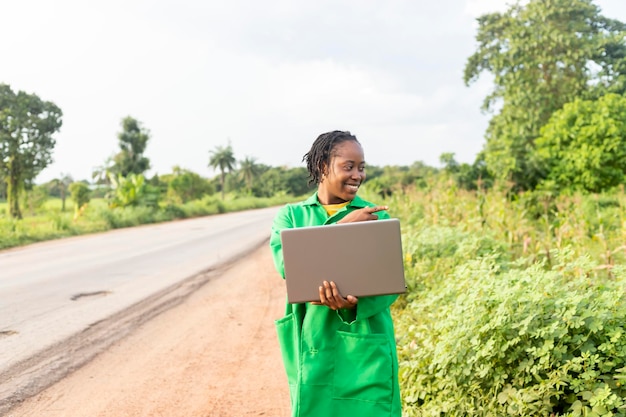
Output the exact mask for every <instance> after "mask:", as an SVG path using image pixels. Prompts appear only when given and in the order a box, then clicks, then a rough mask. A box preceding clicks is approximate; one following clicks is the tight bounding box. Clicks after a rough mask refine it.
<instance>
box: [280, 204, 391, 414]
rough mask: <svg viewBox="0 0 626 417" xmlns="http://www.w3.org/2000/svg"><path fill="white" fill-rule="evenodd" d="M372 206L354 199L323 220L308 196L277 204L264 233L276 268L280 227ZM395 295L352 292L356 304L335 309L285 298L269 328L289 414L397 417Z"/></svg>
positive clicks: (381, 215) (327, 220)
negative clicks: (285, 381) (274, 340)
mask: <svg viewBox="0 0 626 417" xmlns="http://www.w3.org/2000/svg"><path fill="white" fill-rule="evenodd" d="M373 206H374V204H372V203H369V202H367V201H365V200H363V199H361V198H359V197H358V196H357V197H355V198H354V200H352V201H351V202H350V203H349V204H348V205H347V206H346V207H344V208H342V209H340V210H339V211H338V212H337V213H335V214H334V215H333V216H330V217H329V216H328V214H327V213H326V210H325V209H324V207H322V205H321V204H320V202H319V200H318V198H317V193H316V194H314V195H312V196H311V197H309V198H308V199H307V200H305V201H303V202H300V203H296V204H287V205H286V206H285V207H283V208H281V209H280V211H279V212H278V214H277V215H276V217H275V219H274V224H273V226H272V234H271V238H270V247H271V249H272V253H273V256H274V264H275V266H276V269H277V271H278V272H279V273H280V275H281V276H282V277H283V278H284V277H285V271H284V264H283V254H282V245H281V240H280V231H281V230H282V229H286V228H293V227H303V226H315V225H325V224H332V223H336V222H337V221H339V220H341V219H342V218H343V217H345V216H346V215H347V214H348V213H350V212H351V211H354V210H358V209H360V208H363V207H373ZM376 214H377V215H378V217H379V218H380V219H386V218H389V214H388V213H387V212H384V211H380V212H377V213H376ZM346 244H359V242H347V243H346ZM319 261H320V262H323V261H324V260H323V259H320V260H319ZM323 280H326V281H332V280H333V277H332V276H328V277H320V285H321V283H322V281H323ZM342 295H343V296H346V295H348V294H342ZM396 298H397V295H385V296H376V297H360V298H359V302H358V304H357V306H356V309H354V310H338V311H333V310H331V309H330V308H328V307H326V306H322V305H312V304H309V303H304V304H289V303H287V307H286V312H285V316H284V317H283V318H281V319H279V320H277V321H276V329H277V332H278V340H279V343H280V347H281V352H282V356H283V362H284V365H285V370H286V372H287V379H288V381H289V388H290V397H291V407H292V416H294V417H296V416H299V417H333V416H359V417H370V416H371V417H374V416H375V417H382V416H391V417H399V416H400V415H401V405H400V392H399V386H398V358H397V354H396V345H395V338H394V330H393V322H392V319H391V313H390V311H389V306H390V305H391V303H393V302H394V301H395V300H396Z"/></svg>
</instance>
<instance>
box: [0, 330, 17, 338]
mask: <svg viewBox="0 0 626 417" xmlns="http://www.w3.org/2000/svg"><path fill="white" fill-rule="evenodd" d="M14 334H17V332H16V331H15V330H0V338H2V337H9V336H13V335H14Z"/></svg>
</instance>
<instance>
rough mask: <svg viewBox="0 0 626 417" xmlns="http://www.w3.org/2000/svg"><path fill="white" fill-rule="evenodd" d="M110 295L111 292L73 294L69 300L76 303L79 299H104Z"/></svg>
mask: <svg viewBox="0 0 626 417" xmlns="http://www.w3.org/2000/svg"><path fill="white" fill-rule="evenodd" d="M109 294H111V291H93V292H81V293H78V294H74V295H73V296H72V297H71V298H70V300H72V301H76V300H79V299H81V298H93V297H104V296H106V295H109Z"/></svg>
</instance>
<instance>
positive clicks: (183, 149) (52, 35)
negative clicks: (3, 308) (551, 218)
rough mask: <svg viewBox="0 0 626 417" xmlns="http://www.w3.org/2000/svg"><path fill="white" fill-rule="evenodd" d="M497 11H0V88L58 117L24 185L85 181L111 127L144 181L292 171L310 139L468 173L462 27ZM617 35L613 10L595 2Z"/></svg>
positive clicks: (370, 4) (121, 3)
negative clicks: (343, 142) (56, 111)
mask: <svg viewBox="0 0 626 417" xmlns="http://www.w3.org/2000/svg"><path fill="white" fill-rule="evenodd" d="M508 3H509V2H507V1H505V0H438V1H426V0H388V1H384V0H378V1H374V0H316V1H300V0H274V1H258V0H229V1H215V0H176V1H173V0H170V1H165V0H150V1H147V0H108V1H106V2H86V1H81V0H55V1H49V0H20V1H19V2H18V1H14V2H8V1H6V2H4V4H3V5H2V14H3V19H2V20H3V21H2V25H0V39H2V42H0V83H6V84H9V85H10V86H11V88H12V89H13V90H14V91H18V90H21V91H25V92H27V93H34V94H37V95H38V96H39V97H40V98H42V99H43V100H46V101H52V102H54V103H55V104H56V105H57V106H59V107H60V108H61V110H62V111H63V126H62V128H61V130H60V131H59V132H58V133H57V134H56V135H55V138H56V141H57V143H56V147H55V149H54V152H53V159H54V162H53V163H52V164H51V165H50V166H48V167H47V168H46V169H45V170H44V171H42V172H41V174H40V175H39V176H38V177H37V180H36V182H38V183H42V182H45V181H49V180H50V179H53V178H55V177H59V176H60V175H62V174H69V175H71V176H72V177H73V178H74V179H75V180H81V179H88V180H89V179H91V174H92V172H93V170H94V169H95V168H97V167H99V166H102V165H103V164H104V163H105V161H106V160H107V158H108V157H110V156H112V155H113V154H115V153H116V152H118V150H119V146H118V139H117V134H118V133H119V132H120V130H121V126H120V122H121V120H122V119H123V118H124V117H126V116H131V117H134V118H135V119H137V120H139V121H140V122H141V124H142V126H143V127H144V128H145V129H147V130H148V131H149V132H150V141H149V143H148V147H147V150H146V153H145V156H147V157H148V158H149V159H150V161H151V166H152V168H151V169H150V171H149V172H148V175H154V174H166V173H169V172H171V171H172V167H174V166H180V167H182V168H185V169H190V170H192V171H195V172H197V173H199V174H200V175H202V176H206V177H212V176H214V175H216V173H215V172H214V171H213V170H212V169H211V168H210V167H208V161H209V157H210V151H212V150H214V149H216V147H218V146H226V145H228V144H230V145H231V146H232V149H233V152H234V155H235V157H236V159H237V160H242V159H244V158H246V157H251V158H254V159H255V160H256V161H257V162H258V163H262V164H266V165H271V166H287V167H299V166H304V165H303V164H302V162H301V161H302V156H303V155H304V154H305V153H306V152H307V151H308V150H309V148H310V146H311V144H312V142H313V141H314V140H315V138H316V137H317V136H318V135H319V134H321V133H324V132H327V131H331V130H349V131H350V132H352V133H353V134H354V135H356V136H357V138H358V139H359V141H360V142H361V144H362V145H363V148H364V151H365V159H366V161H367V163H368V164H370V165H377V166H385V165H410V164H412V163H414V162H416V161H422V162H424V163H426V164H428V165H431V166H440V163H439V156H440V155H441V154H442V153H444V152H453V153H454V154H455V157H456V160H457V161H459V162H468V163H471V162H472V161H473V160H474V158H475V156H476V154H477V153H478V152H479V151H480V149H481V148H482V146H483V143H484V132H485V129H486V127H487V123H488V120H489V118H490V115H489V114H483V113H481V111H480V106H481V104H482V101H483V99H484V97H485V96H486V95H487V94H488V93H489V91H490V89H491V81H492V80H491V79H490V77H489V75H488V74H484V75H483V76H481V77H480V78H479V80H478V81H477V82H475V83H473V84H471V85H470V86H466V85H465V84H464V83H463V69H464V66H465V63H466V61H467V58H468V57H469V56H471V55H472V54H473V53H474V52H475V50H476V46H477V43H476V41H475V35H476V30H477V24H476V18H477V17H478V16H480V15H481V14H484V13H489V12H494V11H503V10H505V9H506V5H507V4H508ZM595 4H597V5H598V6H599V7H600V8H601V10H602V14H603V15H605V16H607V17H611V18H615V19H618V20H621V21H623V22H626V1H624V0H596V1H595Z"/></svg>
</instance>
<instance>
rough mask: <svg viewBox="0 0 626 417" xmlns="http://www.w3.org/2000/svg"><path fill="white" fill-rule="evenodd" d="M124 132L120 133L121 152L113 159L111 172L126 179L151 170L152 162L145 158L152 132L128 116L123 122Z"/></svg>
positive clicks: (118, 136)
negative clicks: (130, 175)
mask: <svg viewBox="0 0 626 417" xmlns="http://www.w3.org/2000/svg"><path fill="white" fill-rule="evenodd" d="M121 126H122V131H121V132H120V133H118V135H117V138H118V140H119V145H120V149H121V150H120V152H119V153H117V154H116V155H115V156H114V157H113V161H114V164H113V166H112V169H111V171H112V172H113V173H115V174H121V175H122V176H123V177H126V176H127V175H128V174H143V173H144V172H146V171H147V170H148V169H149V168H150V160H149V159H148V158H146V157H145V156H143V153H144V152H145V150H146V146H147V145H148V141H149V140H150V132H149V131H148V130H146V129H145V128H143V127H142V126H141V123H140V122H139V121H137V120H136V119H134V118H132V117H130V116H127V117H125V118H124V119H122V122H121Z"/></svg>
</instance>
